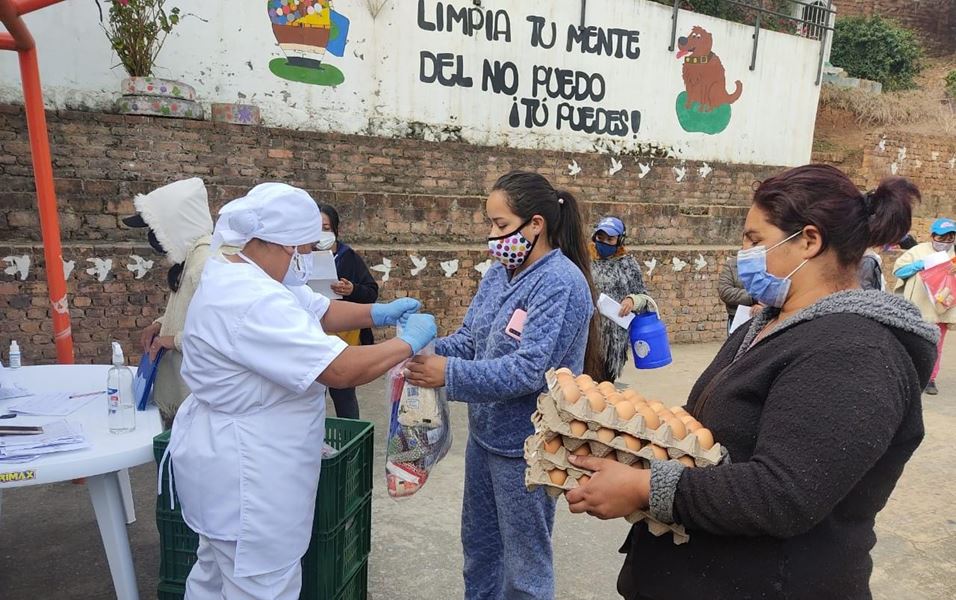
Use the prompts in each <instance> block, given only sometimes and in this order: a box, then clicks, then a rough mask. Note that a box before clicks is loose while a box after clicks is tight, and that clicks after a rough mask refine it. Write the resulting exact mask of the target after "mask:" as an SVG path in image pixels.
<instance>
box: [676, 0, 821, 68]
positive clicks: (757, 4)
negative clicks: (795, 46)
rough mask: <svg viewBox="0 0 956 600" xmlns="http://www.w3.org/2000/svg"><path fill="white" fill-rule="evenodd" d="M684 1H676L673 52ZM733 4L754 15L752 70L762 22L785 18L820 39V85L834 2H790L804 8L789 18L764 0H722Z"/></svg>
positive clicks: (755, 59)
mask: <svg viewBox="0 0 956 600" xmlns="http://www.w3.org/2000/svg"><path fill="white" fill-rule="evenodd" d="M681 1H682V0H674V12H673V13H672V14H671V43H670V46H669V47H668V48H667V49H668V50H669V51H671V52H673V51H674V48H675V47H676V44H677V17H678V14H679V10H680V4H681ZM721 1H722V2H725V3H727V4H730V5H734V6H738V7H741V8H746V9H748V10H751V11H753V12H754V14H755V16H754V23H753V26H754V33H753V49H752V51H751V54H750V70H751V71H753V70H754V69H756V67H757V48H758V46H759V45H760V30H761V23H762V21H763V19H764V17H765V16H772V17H778V18H782V19H786V20H788V21H791V22H793V23H797V24H800V25H801V26H800V27H798V31H797V33H796V35H801V36H803V37H806V38H810V39H814V40H818V41H819V42H820V58H819V62H818V64H817V78H816V85H820V82H821V80H822V78H823V63H824V62H825V60H826V48H827V42H828V41H829V38H830V36H831V35H832V33H833V26H832V25H830V21H831V16H835V15H836V10H835V9H834V8H833V0H826V2H825V3H824V2H823V1H822V0H817V1H815V2H804V1H803V0H788V2H789V3H790V4H791V5H797V6H802V7H803V9H802V10H801V14H800V16H797V15H792V14H791V15H788V14H784V13H781V12H779V11H776V10H773V9H771V8H766V7H764V3H765V0H721Z"/></svg>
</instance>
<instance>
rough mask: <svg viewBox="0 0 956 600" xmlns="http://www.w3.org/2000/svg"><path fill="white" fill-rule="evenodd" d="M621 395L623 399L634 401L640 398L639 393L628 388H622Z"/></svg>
mask: <svg viewBox="0 0 956 600" xmlns="http://www.w3.org/2000/svg"><path fill="white" fill-rule="evenodd" d="M621 395H622V396H624V399H625V400H630V401H631V402H634V401H635V400H637V399H638V398H640V394H638V393H637V392H635V391H634V390H630V389H628V390H624V391H623V392H621Z"/></svg>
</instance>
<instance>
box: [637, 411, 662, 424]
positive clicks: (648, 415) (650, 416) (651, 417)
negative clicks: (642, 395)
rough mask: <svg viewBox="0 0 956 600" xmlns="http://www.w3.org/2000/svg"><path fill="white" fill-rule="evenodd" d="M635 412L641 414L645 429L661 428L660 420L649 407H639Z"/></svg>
mask: <svg viewBox="0 0 956 600" xmlns="http://www.w3.org/2000/svg"><path fill="white" fill-rule="evenodd" d="M637 410H638V412H640V413H641V416H642V417H644V426H645V427H647V428H648V429H657V428H658V427H660V426H661V418H660V417H658V416H657V413H656V412H654V411H653V410H652V409H651V407H649V406H641V407H639V408H638V409H637Z"/></svg>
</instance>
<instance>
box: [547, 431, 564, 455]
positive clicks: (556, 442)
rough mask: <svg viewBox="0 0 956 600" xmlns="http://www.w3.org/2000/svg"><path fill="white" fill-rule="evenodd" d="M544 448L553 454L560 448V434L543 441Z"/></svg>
mask: <svg viewBox="0 0 956 600" xmlns="http://www.w3.org/2000/svg"><path fill="white" fill-rule="evenodd" d="M544 449H545V450H547V451H548V452H549V453H551V454H555V453H556V452H557V451H558V450H560V449H561V436H560V435H556V436H554V437H553V438H551V439H550V440H548V441H546V442H545V443H544Z"/></svg>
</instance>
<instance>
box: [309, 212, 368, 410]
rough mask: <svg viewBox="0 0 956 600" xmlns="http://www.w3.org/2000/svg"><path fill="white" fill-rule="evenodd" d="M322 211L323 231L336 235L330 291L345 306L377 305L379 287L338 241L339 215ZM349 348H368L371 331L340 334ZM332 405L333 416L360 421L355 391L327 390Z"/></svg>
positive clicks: (351, 389)
mask: <svg viewBox="0 0 956 600" xmlns="http://www.w3.org/2000/svg"><path fill="white" fill-rule="evenodd" d="M319 210H321V211H322V230H323V231H330V232H332V233H333V234H335V242H334V243H333V244H332V248H331V250H332V254H333V256H334V257H335V270H336V274H337V275H338V277H339V281H338V283H335V284H333V285H332V291H333V292H335V293H336V294H338V295H340V296H342V300H345V301H346V302H354V303H356V304H375V302H377V301H378V284H377V283H376V282H375V279H374V278H373V277H372V273H371V272H370V271H369V270H368V266H367V265H366V264H365V261H364V260H362V257H361V256H359V255H358V253H356V252H355V250H353V249H352V248H351V247H350V246H349V245H348V244H346V243H344V242H342V241H341V240H340V239H339V225H340V221H339V213H338V211H336V210H335V208H333V207H331V206H329V205H323V206H321V207H319ZM339 337H341V338H342V339H343V340H345V341H346V342H347V343H348V344H349V345H350V346H371V345H372V344H374V343H375V339H374V337H373V336H372V330H371V329H362V330H361V331H350V332H347V333H343V334H339ZM329 395H330V396H332V403H333V404H334V405H335V415H336V416H337V417H339V418H342V419H357V418H359V407H358V398H357V397H356V395H355V388H346V389H334V388H329Z"/></svg>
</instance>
